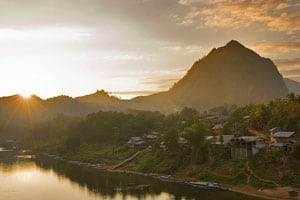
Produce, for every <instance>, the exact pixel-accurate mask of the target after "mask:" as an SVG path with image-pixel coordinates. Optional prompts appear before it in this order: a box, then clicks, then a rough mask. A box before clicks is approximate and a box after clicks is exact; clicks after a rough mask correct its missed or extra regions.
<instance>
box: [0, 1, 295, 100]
mask: <svg viewBox="0 0 300 200" xmlns="http://www.w3.org/2000/svg"><path fill="white" fill-rule="evenodd" d="M232 39H235V40H238V41H240V42H241V43H242V44H244V45H245V46H247V47H249V48H251V49H253V50H255V51H256V52H258V53H259V54H260V55H261V56H263V57H269V58H271V59H272V60H273V61H274V63H275V64H276V65H277V67H278V69H279V71H280V73H281V74H282V75H283V76H284V77H288V78H291V79H294V80H297V81H300V1H299V0H226V1H224V0H126V1H125V0H0V96H9V95H13V94H24V95H25V94H36V95H38V96H40V97H42V98H49V97H52V96H58V95H61V94H64V95H69V96H72V97H76V96H81V95H85V94H88V93H93V92H95V91H96V90H97V89H99V90H100V89H104V90H106V91H108V92H110V93H111V94H112V95H115V96H117V97H120V98H122V99H126V98H131V97H134V96H137V95H148V94H151V93H154V92H157V91H164V90H168V89H169V88H170V87H172V85H173V84H174V83H175V82H176V81H177V80H178V79H180V78H181V77H182V76H184V74H185V73H186V72H187V70H188V69H189V68H190V67H191V66H192V64H193V63H194V62H195V61H196V60H198V59H200V58H202V57H203V56H205V55H206V54H207V53H208V52H209V51H210V50H211V49H212V48H214V47H219V46H223V45H225V44H226V43H227V42H228V41H230V40H232Z"/></svg>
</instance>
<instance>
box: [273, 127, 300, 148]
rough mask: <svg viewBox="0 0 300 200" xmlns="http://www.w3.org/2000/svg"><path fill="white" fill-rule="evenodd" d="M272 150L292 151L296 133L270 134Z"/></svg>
mask: <svg viewBox="0 0 300 200" xmlns="http://www.w3.org/2000/svg"><path fill="white" fill-rule="evenodd" d="M270 137H271V148H273V149H279V150H291V148H292V145H293V144H294V143H295V142H296V138H295V132H294V131H289V132H288V131H278V132H275V133H272V132H271V133H270Z"/></svg>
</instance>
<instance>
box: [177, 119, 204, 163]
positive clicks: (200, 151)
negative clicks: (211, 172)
mask: <svg viewBox="0 0 300 200" xmlns="http://www.w3.org/2000/svg"><path fill="white" fill-rule="evenodd" d="M209 134H210V125H209V123H207V122H203V121H199V120H198V119H197V120H194V123H193V124H192V126H191V127H188V128H185V129H184V131H183V132H182V137H183V138H185V139H186V140H188V142H189V143H190V144H191V148H192V159H193V161H194V162H196V163H198V164H201V163H204V162H205V161H206V160H207V156H208V145H207V142H206V140H205V136H206V135H209Z"/></svg>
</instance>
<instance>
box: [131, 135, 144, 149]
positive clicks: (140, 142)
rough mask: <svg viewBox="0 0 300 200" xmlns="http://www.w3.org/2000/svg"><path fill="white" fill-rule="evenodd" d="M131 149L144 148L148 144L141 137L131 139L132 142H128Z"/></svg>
mask: <svg viewBox="0 0 300 200" xmlns="http://www.w3.org/2000/svg"><path fill="white" fill-rule="evenodd" d="M127 144H129V146H130V147H133V148H136V147H144V146H145V144H146V142H145V141H144V140H143V139H142V138H141V137H131V138H130V140H129V141H128V142H127Z"/></svg>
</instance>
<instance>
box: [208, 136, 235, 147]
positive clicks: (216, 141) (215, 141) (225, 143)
mask: <svg viewBox="0 0 300 200" xmlns="http://www.w3.org/2000/svg"><path fill="white" fill-rule="evenodd" d="M222 137H223V139H221V138H222ZM233 138H234V135H222V136H220V135H216V136H206V138H205V139H206V140H209V141H210V144H212V145H221V146H228V145H229V144H230V141H231V140H232V139H233ZM222 140H223V141H222Z"/></svg>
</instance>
